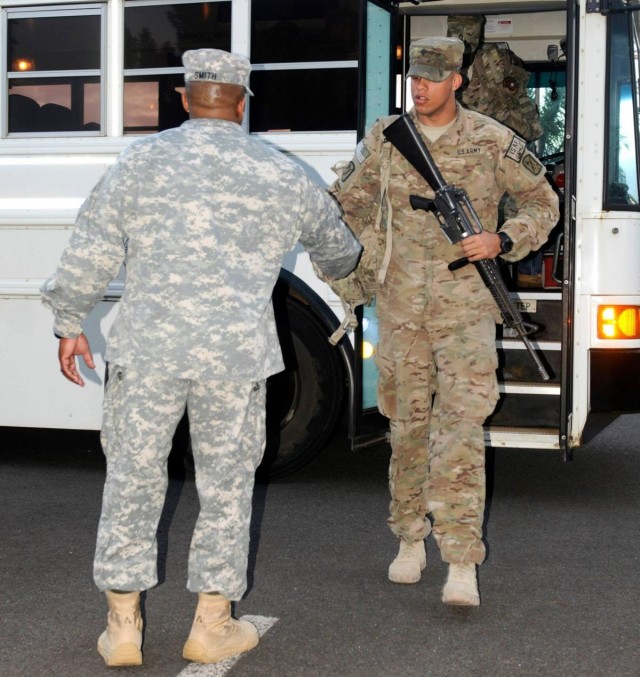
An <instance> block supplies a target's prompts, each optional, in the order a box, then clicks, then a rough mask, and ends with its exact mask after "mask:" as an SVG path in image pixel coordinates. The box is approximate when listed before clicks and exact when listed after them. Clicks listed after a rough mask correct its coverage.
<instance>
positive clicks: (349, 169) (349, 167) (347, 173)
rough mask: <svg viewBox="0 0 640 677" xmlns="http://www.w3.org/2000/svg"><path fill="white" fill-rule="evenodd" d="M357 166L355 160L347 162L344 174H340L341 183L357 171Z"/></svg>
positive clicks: (343, 170) (343, 168) (343, 169)
mask: <svg viewBox="0 0 640 677" xmlns="http://www.w3.org/2000/svg"><path fill="white" fill-rule="evenodd" d="M355 169H356V165H355V163H354V162H353V160H350V161H349V162H347V163H346V164H345V165H344V167H342V173H341V174H340V181H341V182H342V183H344V182H345V181H346V180H347V179H348V178H349V177H350V176H351V175H352V174H353V172H354V171H355Z"/></svg>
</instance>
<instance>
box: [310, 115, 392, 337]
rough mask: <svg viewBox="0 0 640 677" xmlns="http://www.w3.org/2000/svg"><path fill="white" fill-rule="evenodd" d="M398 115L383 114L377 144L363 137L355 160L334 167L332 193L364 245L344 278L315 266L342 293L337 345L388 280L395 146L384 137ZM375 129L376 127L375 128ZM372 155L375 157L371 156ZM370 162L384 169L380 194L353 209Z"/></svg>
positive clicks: (336, 335) (330, 190)
mask: <svg viewBox="0 0 640 677" xmlns="http://www.w3.org/2000/svg"><path fill="white" fill-rule="evenodd" d="M397 118H398V116H397V115H390V116H386V117H382V118H379V119H378V120H377V121H376V122H375V123H374V127H375V126H379V127H380V133H379V134H377V135H374V137H373V138H376V139H377V140H378V144H377V145H376V146H375V147H371V148H369V147H367V146H365V145H364V143H363V141H361V142H360V143H359V144H358V146H357V148H356V152H355V156H354V158H353V160H351V161H349V162H339V163H337V164H336V165H335V166H334V167H332V169H333V171H334V172H335V173H336V174H337V175H338V179H337V180H336V181H334V183H333V184H332V185H331V186H330V187H329V193H331V194H332V195H333V196H334V197H335V198H336V199H337V200H338V202H339V203H340V204H341V206H342V207H343V219H344V221H345V223H346V224H347V225H348V226H349V227H350V228H351V230H352V231H353V233H354V235H355V236H356V237H357V238H358V240H359V241H360V244H361V245H362V255H361V256H360V260H359V261H358V265H357V266H356V268H355V269H354V270H353V271H352V272H351V273H350V274H349V275H347V276H346V277H344V278H342V279H340V280H329V279H327V278H325V277H323V276H322V274H321V273H320V271H319V270H318V269H317V268H315V266H314V268H315V271H316V274H318V275H319V277H321V278H322V279H324V281H325V282H327V284H329V286H330V287H331V289H332V290H333V291H334V293H335V294H337V295H338V296H339V297H340V300H341V302H342V306H343V308H344V311H345V318H344V320H343V322H342V324H341V325H340V327H339V328H338V329H337V330H336V332H335V333H334V334H333V335H332V336H331V338H330V339H329V341H330V342H331V343H333V344H334V345H335V344H336V343H337V342H338V341H339V340H340V339H341V338H342V336H343V335H344V334H345V333H346V332H347V331H351V330H354V329H355V328H356V327H357V326H358V321H357V318H356V315H355V310H356V308H357V307H358V306H360V305H368V304H370V303H371V302H372V300H373V298H374V296H375V295H376V293H377V291H378V290H379V289H380V286H381V285H382V284H383V282H384V278H385V275H386V271H387V267H388V266H389V260H390V258H391V205H390V202H389V199H388V196H387V186H388V183H389V176H390V171H391V153H392V151H393V146H392V145H391V144H390V143H389V142H385V141H384V136H383V135H382V129H385V128H386V127H387V126H388V125H390V124H391V123H392V122H393V121H394V120H396V119H397ZM372 129H373V128H372ZM370 157H371V160H369V158H370ZM370 162H376V163H377V165H376V166H378V167H379V168H380V169H379V171H380V175H379V176H380V188H379V191H378V194H377V195H376V196H375V197H374V199H373V200H372V201H371V202H370V203H369V204H368V205H367V208H366V209H365V210H364V212H363V213H356V212H355V211H353V210H350V209H349V202H350V198H352V197H356V196H357V193H358V192H359V191H362V187H361V185H360V184H359V183H358V178H359V177H360V176H361V174H362V172H363V171H364V169H365V168H366V167H367V166H368V164H369V163H370Z"/></svg>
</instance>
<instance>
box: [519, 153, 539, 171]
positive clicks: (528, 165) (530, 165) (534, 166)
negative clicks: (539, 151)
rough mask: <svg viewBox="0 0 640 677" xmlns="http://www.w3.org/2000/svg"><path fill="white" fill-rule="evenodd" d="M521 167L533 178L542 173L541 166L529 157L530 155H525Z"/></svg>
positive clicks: (531, 156)
mask: <svg viewBox="0 0 640 677" xmlns="http://www.w3.org/2000/svg"><path fill="white" fill-rule="evenodd" d="M522 166H523V167H524V168H525V169H526V170H528V171H530V172H531V173H532V174H533V175H534V176H538V174H540V172H541V171H542V165H541V164H540V163H539V162H538V161H537V160H536V159H535V158H534V157H533V155H531V153H527V154H526V155H525V156H524V157H523V158H522Z"/></svg>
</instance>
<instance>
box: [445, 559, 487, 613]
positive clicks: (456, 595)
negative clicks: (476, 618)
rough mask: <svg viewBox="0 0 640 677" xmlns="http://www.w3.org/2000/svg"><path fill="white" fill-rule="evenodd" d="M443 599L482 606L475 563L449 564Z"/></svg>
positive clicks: (465, 604)
mask: <svg viewBox="0 0 640 677" xmlns="http://www.w3.org/2000/svg"><path fill="white" fill-rule="evenodd" d="M442 601H443V602H444V603H445V604H454V605H457V606H480V593H479V592H478V577H477V575H476V565H475V564H449V575H448V576H447V582H446V583H445V586H444V590H443V591H442Z"/></svg>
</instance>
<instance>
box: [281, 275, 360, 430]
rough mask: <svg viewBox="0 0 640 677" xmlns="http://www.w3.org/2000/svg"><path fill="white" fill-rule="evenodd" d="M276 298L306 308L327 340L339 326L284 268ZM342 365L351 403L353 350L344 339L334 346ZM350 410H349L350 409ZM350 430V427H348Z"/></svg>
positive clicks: (326, 308) (323, 305)
mask: <svg viewBox="0 0 640 677" xmlns="http://www.w3.org/2000/svg"><path fill="white" fill-rule="evenodd" d="M278 296H280V297H281V298H284V297H285V296H292V297H293V298H295V299H296V300H297V301H299V302H300V303H302V304H303V305H305V306H307V307H308V308H309V309H310V310H311V312H312V313H313V314H314V315H315V316H316V318H317V319H318V320H319V321H320V322H321V323H322V324H323V325H324V326H325V327H326V329H327V340H328V339H329V336H331V334H332V333H333V332H334V331H335V330H336V329H337V328H338V327H339V326H340V320H339V319H338V318H337V317H336V314H335V313H334V312H333V310H331V308H330V307H329V306H328V305H327V304H326V302H325V301H324V300H323V299H322V298H321V297H320V296H319V295H318V294H317V293H316V292H315V291H314V290H313V289H312V288H311V287H310V286H309V285H308V284H307V283H306V282H304V281H303V280H301V279H300V278H299V277H296V276H295V275H294V274H293V273H291V272H290V271H288V270H285V269H284V268H283V269H281V271H280V277H279V278H278V282H277V283H276V287H275V290H274V299H276V298H277V297H278ZM336 350H338V351H339V353H340V356H341V358H342V362H343V365H344V371H345V374H346V378H347V385H348V388H349V401H350V402H351V400H352V397H353V396H354V392H355V387H354V385H355V374H354V357H355V354H354V350H353V346H352V345H351V341H349V339H348V338H347V337H344V338H343V339H342V340H341V341H340V343H339V344H338V345H337V346H336ZM350 409H351V408H350ZM349 429H351V426H350V427H349Z"/></svg>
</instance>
